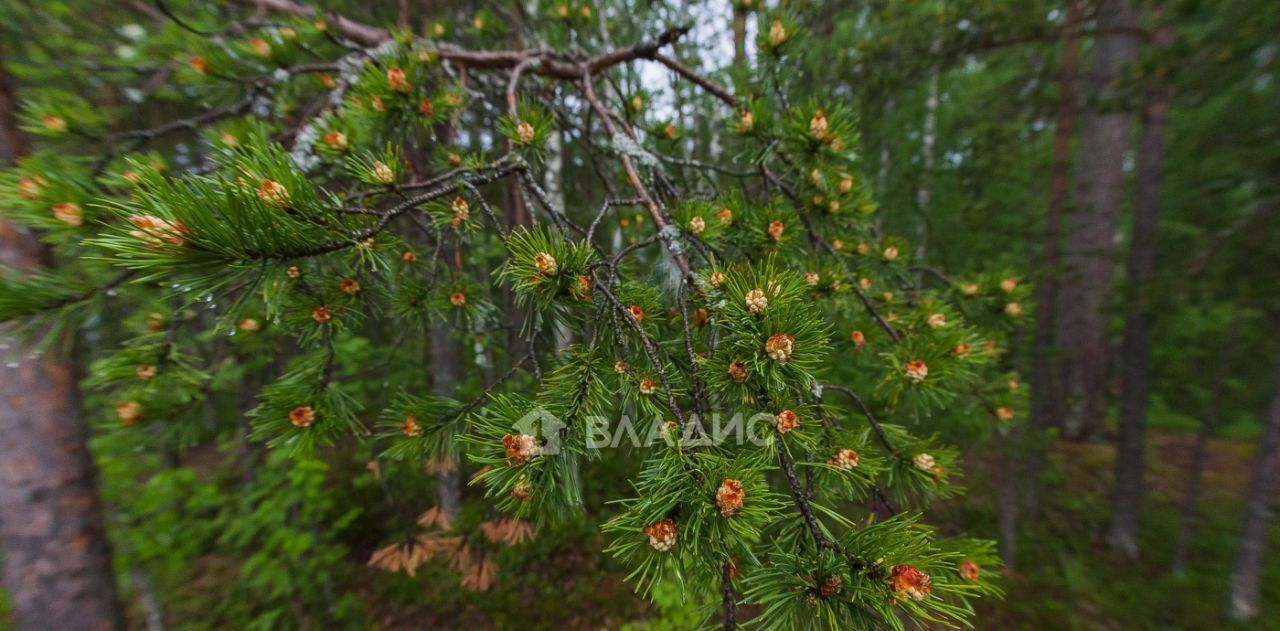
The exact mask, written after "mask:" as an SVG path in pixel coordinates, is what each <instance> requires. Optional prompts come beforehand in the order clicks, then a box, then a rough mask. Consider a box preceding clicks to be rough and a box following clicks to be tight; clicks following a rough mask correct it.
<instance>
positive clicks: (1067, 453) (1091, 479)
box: [365, 433, 1280, 631]
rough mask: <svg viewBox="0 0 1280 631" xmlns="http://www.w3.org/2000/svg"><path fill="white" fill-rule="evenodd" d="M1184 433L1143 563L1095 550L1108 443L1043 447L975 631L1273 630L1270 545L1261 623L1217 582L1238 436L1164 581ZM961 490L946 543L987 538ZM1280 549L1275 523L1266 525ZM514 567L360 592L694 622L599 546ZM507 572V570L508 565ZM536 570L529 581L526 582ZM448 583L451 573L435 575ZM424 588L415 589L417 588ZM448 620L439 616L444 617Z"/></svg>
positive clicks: (602, 624) (384, 606)
mask: <svg viewBox="0 0 1280 631" xmlns="http://www.w3.org/2000/svg"><path fill="white" fill-rule="evenodd" d="M1193 438H1194V437H1193V436H1192V435H1190V434H1182V433H1152V434H1151V436H1150V437H1149V451H1148V458H1147V468H1146V478H1145V480H1146V483H1147V488H1148V489H1149V491H1148V495H1147V498H1146V503H1145V504H1144V511H1143V529H1142V539H1141V547H1142V549H1141V557H1140V559H1139V560H1137V561H1129V560H1125V559H1123V558H1120V557H1119V556H1117V555H1114V554H1112V553H1110V552H1109V551H1108V550H1107V548H1106V546H1105V543H1104V541H1103V533H1104V531H1105V527H1106V523H1107V518H1108V516H1109V515H1110V490H1111V479H1112V466H1113V451H1114V450H1113V447H1112V445H1111V444H1109V443H1091V444H1084V443H1070V442H1059V443H1057V444H1055V445H1054V446H1053V448H1052V454H1051V461H1052V466H1051V467H1050V474H1049V480H1048V488H1047V489H1046V491H1045V494H1044V496H1045V498H1046V502H1047V503H1046V506H1045V508H1044V511H1043V513H1042V515H1041V516H1040V517H1039V518H1038V519H1036V520H1024V521H1023V522H1022V524H1021V526H1020V536H1019V540H1018V547H1019V552H1018V557H1019V566H1018V568H1017V571H1014V572H1009V573H1008V574H1007V575H1006V577H1005V578H1004V584H1005V588H1006V590H1007V592H1008V593H1007V595H1006V598H1005V599H1004V600H1003V601H990V602H985V603H982V604H981V605H980V611H979V616H978V618H977V624H976V627H977V628H979V629H1035V630H1037V631H1044V630H1057V629H1063V630H1075V629H1081V630H1084V629H1088V630H1095V629H1102V630H1117V631H1119V630H1125V631H1128V630H1135V629H1152V630H1156V629H1159V630H1162V631H1163V630H1172V629H1184V630H1199V629H1233V628H1240V629H1245V628H1248V629H1280V622H1277V621H1276V620H1277V618H1280V549H1273V550H1270V551H1269V552H1270V556H1269V562H1268V564H1267V570H1266V576H1265V577H1264V581H1263V584H1264V590H1265V593H1264V595H1263V611H1264V614H1269V616H1270V618H1269V619H1268V618H1267V616H1266V615H1264V616H1263V620H1262V621H1260V622H1256V623H1254V624H1252V625H1251V626H1247V627H1246V626H1243V625H1241V626H1238V627H1236V626H1232V625H1230V624H1228V623H1227V622H1226V620H1225V619H1224V617H1223V616H1222V610H1223V604H1224V602H1225V600H1226V591H1227V589H1226V577H1227V573H1228V570H1229V568H1230V564H1231V562H1232V559H1233V558H1234V554H1235V541H1236V537H1237V535H1238V532H1239V520H1240V516H1241V510H1242V506H1243V500H1242V498H1243V496H1244V492H1245V488H1246V486H1247V484H1248V479H1249V475H1250V467H1251V465H1252V463H1253V457H1252V456H1253V453H1252V446H1251V444H1250V443H1249V442H1248V441H1242V440H1234V439H1214V440H1213V441H1212V443H1211V445H1210V452H1209V459H1208V462H1207V463H1206V469H1205V478H1204V484H1203V487H1202V488H1203V491H1202V495H1201V503H1200V506H1201V508H1202V510H1201V516H1202V517H1201V520H1200V522H1199V524H1198V526H1197V530H1196V534H1195V542H1194V545H1193V547H1192V549H1191V555H1190V566H1189V571H1188V572H1187V573H1186V574H1185V575H1183V576H1173V575H1171V574H1170V572H1169V564H1170V559H1171V557H1172V549H1173V539H1174V536H1175V534H1176V532H1177V528H1178V514H1179V501H1180V498H1181V494H1182V487H1183V484H1184V480H1185V477H1184V476H1185V472H1186V471H1187V467H1188V465H1189V462H1190V453H1191V443H1192V440H1193ZM968 462H969V465H968V469H969V471H968V477H967V479H966V481H967V483H968V487H969V492H968V493H967V494H966V495H965V496H963V497H962V498H959V499H956V500H953V501H950V502H947V503H944V504H942V505H940V506H938V507H936V508H935V509H932V510H931V511H930V514H929V515H928V516H927V521H929V522H930V523H933V524H936V525H938V527H939V528H940V530H941V531H942V532H943V533H944V534H961V533H963V534H968V535H973V536H984V537H994V536H995V532H996V527H995V523H996V512H995V507H996V494H995V487H994V485H993V484H992V482H993V477H992V476H993V474H994V472H995V471H997V469H996V467H995V466H994V462H993V455H992V454H986V453H971V454H969V455H968ZM1272 528H1273V529H1274V531H1275V533H1276V534H1277V536H1276V537H1273V538H1272V540H1273V541H1280V523H1273V525H1272ZM559 539H560V540H561V542H560V543H557V544H554V546H553V547H550V548H547V549H543V550H541V551H540V552H539V553H538V558H535V559H532V560H531V561H529V562H528V563H527V564H525V565H524V567H521V568H511V569H510V570H511V571H514V572H519V573H522V574H526V575H523V576H522V578H521V580H520V581H519V584H520V585H521V586H522V587H520V588H518V589H504V588H502V587H501V586H499V587H498V588H497V589H496V590H495V591H493V592H490V593H486V594H465V593H462V592H460V591H459V590H454V589H448V590H440V593H439V594H437V595H434V596H431V597H430V598H431V600H432V601H434V602H431V603H430V604H427V605H424V604H423V603H422V600H421V598H422V596H421V595H419V596H418V599H417V602H416V603H415V604H414V605H412V606H397V605H394V604H392V603H391V602H388V601H387V599H386V594H385V593H382V594H380V595H379V594H375V593H373V592H372V591H370V592H369V593H367V594H365V600H366V604H367V605H368V606H369V611H371V612H373V618H374V621H375V624H376V626H377V628H379V629H388V630H400V629H405V630H407V629H422V628H466V629H477V630H479V629H506V628H519V629H522V630H524V631H532V630H533V629H544V628H545V629H551V628H555V629H623V630H624V631H642V630H643V631H667V630H673V631H674V630H679V629H689V628H693V627H694V626H695V625H696V623H697V621H698V620H699V619H700V617H699V614H698V612H697V611H695V610H694V608H693V607H692V606H690V605H687V604H681V602H680V596H679V594H678V593H676V592H674V590H672V591H671V592H663V591H661V590H660V591H659V593H657V594H656V595H655V596H656V598H655V603H654V604H653V605H649V604H645V603H644V602H642V600H641V599H639V598H637V597H635V596H634V595H633V594H632V593H631V589H630V587H629V586H628V585H627V584H626V582H625V581H624V580H623V575H622V574H621V571H620V569H619V568H618V567H617V566H615V565H613V564H612V563H611V562H610V561H608V560H607V559H605V558H603V557H602V556H601V554H600V553H599V552H598V550H600V549H601V548H602V547H603V543H604V542H603V540H602V539H600V538H599V537H598V536H594V535H593V534H591V533H587V532H584V533H582V538H574V537H568V538H565V537H559ZM504 571H505V570H504ZM529 573H532V574H533V576H534V580H529V578H530V577H529V576H528V575H527V574H529ZM441 578H442V580H445V581H448V580H449V579H448V578H445V577H441ZM420 584H421V583H419V585H420ZM445 612H448V613H445Z"/></svg>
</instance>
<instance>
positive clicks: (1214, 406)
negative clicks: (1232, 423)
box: [1172, 319, 1237, 574]
mask: <svg viewBox="0 0 1280 631" xmlns="http://www.w3.org/2000/svg"><path fill="white" fill-rule="evenodd" d="M1235 325H1236V321H1235V320H1234V319H1233V320H1232V322H1231V324H1229V325H1228V327H1229V328H1228V329H1227V340H1226V342H1224V343H1223V345H1222V355H1221V357H1220V358H1219V359H1218V364H1217V366H1216V368H1215V370H1214V377H1213V383H1212V384H1211V385H1210V386H1209V399H1208V400H1207V401H1206V402H1205V406H1204V419H1203V420H1201V421H1200V427H1198V428H1197V429H1196V440H1195V445H1194V446H1193V447H1192V448H1191V469H1190V470H1189V471H1187V482H1186V486H1184V487H1183V491H1182V515H1181V516H1180V517H1179V519H1178V537H1177V538H1176V539H1174V542H1173V564H1172V570H1173V573H1174V574H1182V573H1183V572H1185V571H1186V569H1187V558H1188V557H1189V556H1190V550H1191V539H1192V535H1193V534H1194V533H1195V526H1196V518H1197V510H1196V504H1197V503H1198V502H1199V501H1200V483H1201V480H1203V479H1204V464H1205V459H1206V456H1207V455H1208V452H1209V436H1211V435H1212V434H1213V430H1214V428H1215V427H1217V425H1218V406H1219V404H1220V402H1221V400H1222V391H1223V390H1224V389H1225V388H1226V384H1227V366H1228V365H1229V364H1230V363H1231V361H1232V359H1233V358H1234V357H1235V351H1236V339H1237V338H1236V331H1235Z"/></svg>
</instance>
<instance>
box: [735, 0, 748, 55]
mask: <svg viewBox="0 0 1280 631" xmlns="http://www.w3.org/2000/svg"><path fill="white" fill-rule="evenodd" d="M733 65H734V66H735V67H737V68H744V67H746V65H747V12H746V11H745V10H743V9H742V8H741V7H739V6H737V4H735V5H734V7H733Z"/></svg>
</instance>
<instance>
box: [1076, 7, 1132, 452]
mask: <svg viewBox="0 0 1280 631" xmlns="http://www.w3.org/2000/svg"><path fill="white" fill-rule="evenodd" d="M1097 19H1098V29H1099V31H1101V34H1100V35H1098V36H1097V38H1096V39H1095V40H1094V45H1093V62H1092V65H1091V68H1090V71H1089V77H1088V85H1089V96H1090V98H1091V99H1092V100H1093V105H1092V106H1091V107H1090V108H1089V109H1088V110H1086V113H1085V115H1084V117H1083V118H1082V119H1081V124H1080V159H1078V160H1077V161H1076V173H1075V178H1076V180H1075V189H1076V200H1075V201H1076V203H1075V204H1074V205H1073V206H1072V208H1071V212H1069V213H1067V216H1066V227H1067V232H1066V243H1065V244H1064V245H1065V247H1064V250H1063V263H1064V264H1065V267H1066V273H1067V275H1068V278H1067V279H1066V281H1067V282H1066V283H1065V284H1064V285H1063V287H1062V290H1061V293H1060V295H1059V302H1058V321H1057V323H1056V324H1057V340H1056V343H1057V345H1058V346H1059V347H1061V348H1064V349H1067V352H1066V356H1067V366H1066V371H1065V375H1066V385H1067V390H1066V393H1065V394H1066V396H1067V403H1068V408H1067V411H1068V416H1067V428H1066V429H1067V434H1068V435H1069V436H1070V437H1072V438H1076V439H1080V440H1096V439H1098V438H1100V437H1101V436H1102V435H1103V434H1104V432H1105V430H1106V413H1107V409H1106V404H1107V398H1106V389H1107V314H1106V311H1107V303H1108V301H1109V299H1110V296H1111V280H1112V272H1113V267H1114V264H1113V260H1112V259H1113V254H1114V250H1115V247H1114V239H1115V232H1116V224H1117V222H1118V220H1119V216H1120V208H1121V205H1122V202H1123V200H1124V179H1125V177H1124V156H1125V152H1126V151H1127V150H1128V148H1129V132H1130V126H1131V115H1130V113H1129V112H1127V111H1125V110H1124V109H1123V108H1122V106H1121V104H1120V99H1119V98H1117V97H1118V90H1117V89H1116V85H1115V83H1116V82H1117V81H1118V80H1119V78H1120V76H1121V73H1122V71H1123V70H1124V68H1125V67H1126V66H1128V65H1129V64H1130V63H1132V62H1133V61H1134V60H1135V58H1136V57H1137V54H1138V37H1137V34H1136V31H1137V26H1136V24H1135V20H1134V15H1133V12H1132V11H1131V10H1130V7H1129V2H1128V0H1101V1H1100V3H1099V5H1098V18H1097Z"/></svg>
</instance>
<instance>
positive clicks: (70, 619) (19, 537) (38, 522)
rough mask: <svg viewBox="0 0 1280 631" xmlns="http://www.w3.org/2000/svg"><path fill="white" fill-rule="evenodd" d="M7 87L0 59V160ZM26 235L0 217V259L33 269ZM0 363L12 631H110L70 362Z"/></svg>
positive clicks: (8, 133) (116, 622)
mask: <svg viewBox="0 0 1280 631" xmlns="http://www.w3.org/2000/svg"><path fill="white" fill-rule="evenodd" d="M15 100H16V99H15V98H14V88H13V85H12V84H11V83H10V78H9V75H8V72H7V70H6V68H5V67H4V64H2V63H0V159H2V160H6V161H7V160H9V159H14V158H17V157H19V156H21V155H22V154H23V153H25V151H26V145H25V144H24V142H23V139H22V137H21V135H20V134H19V132H18V129H17V126H16V125H15V124H14V110H13V107H14V104H15ZM47 262H48V261H47V254H46V252H45V251H44V248H42V247H41V246H40V244H39V242H38V241H37V240H36V239H35V237H34V236H32V235H30V234H27V233H25V232H23V231H20V230H18V229H17V228H16V227H15V226H13V225H11V224H9V223H4V222H0V263H3V264H5V265H12V266H15V267H20V268H27V269H29V268H35V267H40V266H42V265H45V264H46V263H47ZM3 338H4V336H3V330H0V340H3ZM4 341H5V344H6V345H7V346H10V348H9V350H8V351H5V352H7V353H11V354H12V358H13V359H14V362H15V363H11V364H6V366H5V367H3V368H0V553H2V554H3V557H4V560H3V566H4V570H3V577H4V588H5V590H6V591H8V593H9V598H10V600H11V602H12V609H13V623H14V624H15V626H16V628H18V629H23V630H26V629H32V630H34V629H91V630H98V629H120V628H122V627H123V626H124V624H123V619H122V616H121V612H120V607H119V602H118V601H117V599H116V584H115V575H114V574H113V572H112V568H111V550H110V546H109V545H108V543H107V537H106V533H105V532H104V530H103V524H102V506H101V504H100V503H99V500H98V487H97V480H96V471H95V468H94V464H93V457H92V455H91V454H90V453H89V450H88V448H87V446H86V445H87V442H88V438H89V436H88V434H89V430H88V428H87V427H86V426H85V423H84V419H83V418H82V417H81V415H80V393H79V390H78V388H77V383H76V381H77V380H76V373H75V370H74V364H72V363H70V362H67V361H64V360H63V359H60V358H58V357H55V356H53V355H52V354H44V355H39V356H34V353H33V351H34V349H33V348H30V347H26V346H24V345H22V344H19V343H18V342H17V341H16V340H4Z"/></svg>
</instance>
